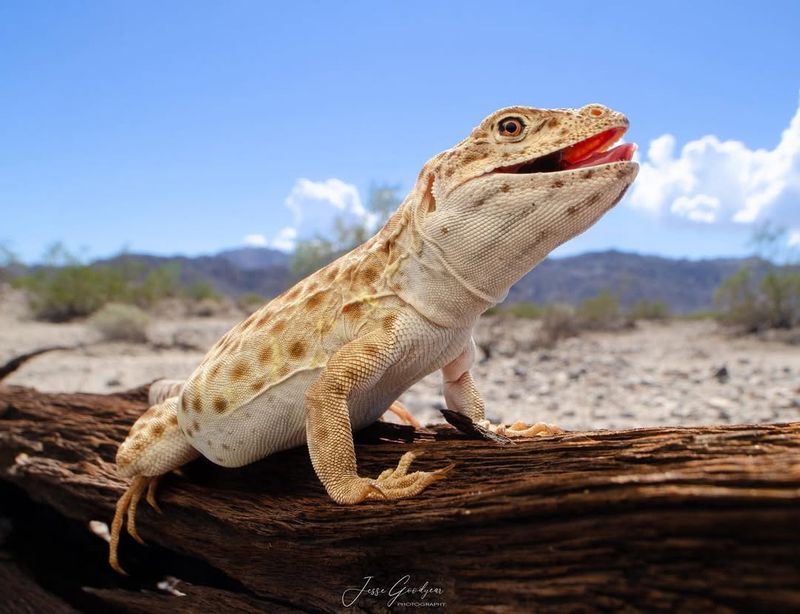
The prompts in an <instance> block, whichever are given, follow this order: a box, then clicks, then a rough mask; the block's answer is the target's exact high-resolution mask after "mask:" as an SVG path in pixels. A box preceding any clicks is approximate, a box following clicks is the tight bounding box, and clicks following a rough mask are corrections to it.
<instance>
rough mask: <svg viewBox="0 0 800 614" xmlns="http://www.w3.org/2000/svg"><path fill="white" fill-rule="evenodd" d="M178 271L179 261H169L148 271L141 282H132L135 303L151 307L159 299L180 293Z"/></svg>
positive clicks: (179, 269)
mask: <svg viewBox="0 0 800 614" xmlns="http://www.w3.org/2000/svg"><path fill="white" fill-rule="evenodd" d="M180 271H181V267H180V264H179V263H169V264H165V265H163V266H160V267H158V268H157V269H153V270H152V271H150V272H148V273H147V274H146V275H144V278H143V279H142V281H141V282H139V283H138V284H134V289H133V290H132V294H133V296H134V299H135V302H136V304H137V305H139V306H141V307H151V306H153V305H155V304H156V303H158V302H159V301H163V300H164V299H167V298H175V297H176V296H178V295H179V294H180V293H181V285H180V281H179V279H178V276H179V275H180Z"/></svg>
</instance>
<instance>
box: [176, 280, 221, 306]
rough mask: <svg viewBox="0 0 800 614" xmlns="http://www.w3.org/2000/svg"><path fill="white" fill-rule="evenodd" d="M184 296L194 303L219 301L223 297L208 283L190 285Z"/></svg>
mask: <svg viewBox="0 0 800 614" xmlns="http://www.w3.org/2000/svg"><path fill="white" fill-rule="evenodd" d="M184 294H185V295H186V296H187V297H188V298H190V299H191V300H193V301H198V302H201V301H218V300H220V299H221V298H222V295H221V294H220V293H219V292H217V291H216V290H215V289H214V286H212V285H211V284H210V283H208V282H207V281H193V282H192V283H191V284H189V285H188V286H187V287H186V288H185V290H184Z"/></svg>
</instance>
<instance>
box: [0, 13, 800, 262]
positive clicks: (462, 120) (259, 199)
mask: <svg viewBox="0 0 800 614" xmlns="http://www.w3.org/2000/svg"><path fill="white" fill-rule="evenodd" d="M798 24H800V3H798V2H783V3H781V2H765V3H759V4H756V3H752V2H751V3H737V2H728V3H725V4H720V3H712V2H698V1H697V0H695V1H693V2H668V3H642V2H636V3H634V2H578V1H573V2H570V3H553V2H547V3H544V2H543V3H534V2H530V3H513V4H507V5H504V4H493V3H491V4H488V3H477V2H459V3H445V2H417V1H404V2H381V3H378V2H292V3H286V4H278V3H274V4H273V3H267V2H244V1H236V2H200V1H196V0H195V1H191V2H178V1H170V2H145V1H136V2H133V1H130V2H121V1H120V2H60V1H52V2H45V1H38V0H35V1H18V2H12V1H11V0H8V1H6V2H3V3H0V144H1V146H0V212H1V213H2V216H0V220H1V221H0V242H2V243H4V244H5V245H7V246H9V247H11V248H12V249H13V250H15V251H16V252H18V253H19V254H20V255H21V256H22V257H23V259H24V260H27V261H32V260H35V259H36V258H38V257H39V256H40V255H41V253H42V252H43V250H44V248H45V247H46V246H47V245H48V244H49V243H52V242H53V241H57V240H61V241H64V242H65V244H66V245H67V246H69V247H71V248H73V249H80V250H82V251H83V253H84V254H85V255H86V256H91V257H95V256H105V255H109V254H112V253H115V252H116V251H118V250H119V249H121V248H122V247H127V248H129V249H131V250H134V251H146V252H152V253H159V254H174V253H184V254H198V253H209V252H214V251H217V250H219V249H223V248H228V247H235V246H239V245H242V244H243V243H244V242H245V238H246V237H247V240H248V241H249V242H251V243H255V244H258V243H267V244H270V245H285V246H287V245H289V244H290V243H291V239H292V236H293V235H292V233H293V232H294V233H295V235H296V234H297V233H300V235H301V236H302V235H304V234H307V233H310V232H313V231H318V230H322V231H324V229H325V224H327V223H328V221H329V219H330V218H331V217H332V216H333V215H334V214H335V213H337V212H342V211H344V212H346V213H347V214H348V215H355V216H359V215H363V210H362V202H363V200H364V199H365V198H366V194H367V190H368V188H369V186H370V184H371V183H372V182H379V183H380V182H386V183H391V184H400V185H401V186H402V189H403V191H407V190H408V189H409V188H410V187H411V185H412V182H413V181H414V179H415V178H416V175H417V173H418V171H419V168H420V167H421V165H422V164H423V163H424V162H425V161H426V160H427V159H428V158H430V157H431V156H433V155H434V154H436V153H437V152H439V151H441V150H443V149H445V148H447V147H449V146H451V145H453V144H455V143H456V142H457V141H459V140H460V139H462V138H463V137H464V136H465V135H466V134H468V132H469V130H470V129H471V128H472V127H473V126H475V125H476V124H477V123H478V122H479V121H480V120H481V119H482V118H483V117H484V116H485V115H487V114H488V113H490V112H491V111H493V110H495V109H496V108H499V107H501V106H507V105H511V104H525V105H532V106H540V107H572V106H582V105H584V104H586V103H589V102H601V103H604V104H607V105H609V106H611V107H614V108H615V109H618V110H620V111H623V112H625V113H626V114H627V115H628V116H629V118H630V119H631V130H630V132H629V133H628V136H627V140H629V141H635V142H637V143H638V144H639V146H640V158H641V160H642V161H643V162H645V163H646V164H645V167H644V168H643V173H642V174H641V176H640V180H638V181H637V186H636V189H634V190H633V191H632V192H631V193H629V196H628V197H626V200H625V201H624V202H623V203H621V204H620V205H618V206H617V208H616V209H615V210H614V211H612V212H611V213H610V214H608V215H607V216H606V217H605V218H604V219H603V220H601V221H600V223H598V224H597V225H596V226H595V227H593V228H592V229H590V230H589V231H588V232H587V233H586V234H584V235H582V236H581V237H579V238H577V239H575V240H574V241H572V242H570V243H569V244H567V245H566V246H564V247H562V248H561V250H560V251H559V253H561V254H570V253H578V252H583V251H587V250H594V249H605V248H612V247H613V248H617V249H622V250H627V251H639V252H645V253H655V254H664V255H670V256H681V257H683V256H688V257H709V256H718V255H736V254H743V253H746V252H747V251H748V248H747V245H746V243H747V239H748V237H749V235H750V229H751V226H752V224H753V223H758V222H760V221H763V220H765V219H770V220H773V221H775V222H777V223H779V224H782V225H785V226H787V227H789V228H790V229H793V230H796V233H797V234H796V237H795V238H796V239H797V241H798V242H800V213H798V211H800V115H798V116H797V118H796V119H795V120H794V122H793V123H792V121H793V118H795V116H796V114H797V113H798V103H799V102H800V98H799V96H800V62H798V60H797V58H800V36H798V34H797V27H798ZM704 137H708V138H704ZM640 182H641V187H640V186H639V183H640Z"/></svg>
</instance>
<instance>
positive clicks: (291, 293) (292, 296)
mask: <svg viewBox="0 0 800 614" xmlns="http://www.w3.org/2000/svg"><path fill="white" fill-rule="evenodd" d="M300 292H301V288H300V286H295V287H294V288H292V289H291V290H289V292H287V293H286V298H287V299H289V300H290V301H293V300H294V299H296V298H297V297H298V296H299V295H300Z"/></svg>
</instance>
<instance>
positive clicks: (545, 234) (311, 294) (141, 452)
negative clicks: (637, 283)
mask: <svg viewBox="0 0 800 614" xmlns="http://www.w3.org/2000/svg"><path fill="white" fill-rule="evenodd" d="M627 128H628V119H627V118H626V117H625V116H624V115H623V114H622V113H619V112H616V111H613V110H611V109H609V108H607V107H605V106H603V105H600V104H589V105H586V106H583V107H581V108H577V109H538V108H534V107H526V106H515V107H507V108H503V109H500V110H498V111H495V112H494V113H492V114H490V115H489V116H488V117H486V118H485V119H483V120H482V121H481V122H480V124H479V125H478V126H477V127H476V128H474V129H473V130H472V132H471V133H470V134H469V136H467V138H465V139H464V140H462V141H461V142H459V143H458V144H456V145H455V146H453V147H451V148H450V149H447V150H446V151H443V152H442V153H439V154H438V155H436V156H434V157H433V158H431V159H430V160H429V161H428V162H427V163H425V164H424V166H423V167H422V170H421V171H420V173H419V176H418V178H417V180H416V182H415V184H414V186H413V188H412V189H411V191H410V193H409V194H408V196H407V197H406V198H405V200H404V201H403V202H402V203H401V205H400V206H399V208H398V209H397V211H395V212H394V213H393V214H392V216H391V217H390V218H389V219H388V221H387V222H386V224H385V225H384V226H383V227H382V228H381V229H380V230H378V232H377V233H376V234H375V235H374V236H373V237H372V238H370V239H369V240H367V241H366V242H365V243H364V244H362V245H360V246H359V247H357V248H355V249H354V250H352V251H351V252H349V253H347V254H345V255H343V256H342V257H340V258H338V259H337V260H335V261H334V262H332V263H330V264H328V265H327V266H325V267H323V268H321V269H320V270H318V271H316V272H314V273H312V274H311V275H309V276H308V277H306V278H305V279H303V280H302V281H300V282H298V283H297V284H296V285H294V286H293V287H291V288H289V289H288V290H286V291H285V292H284V293H283V294H281V295H279V296H278V297H276V298H274V299H272V300H271V301H269V302H267V303H266V304H265V305H263V306H262V307H260V308H259V309H258V310H256V311H255V312H254V313H253V314H251V315H250V316H249V317H247V318H246V319H245V320H243V321H241V322H240V323H238V324H237V325H236V326H234V327H233V328H232V329H231V330H230V331H228V332H227V333H226V334H225V335H224V336H223V337H222V338H221V339H220V340H219V341H218V342H217V343H216V344H215V345H214V346H213V347H212V348H211V349H210V350H209V352H208V353H207V354H206V356H205V357H204V358H203V360H202V361H201V363H200V365H199V366H198V367H197V369H196V370H195V371H194V373H193V374H192V375H191V376H190V377H189V379H188V380H187V381H186V382H185V383H183V384H182V385H179V386H174V387H173V388H171V389H170V388H169V386H167V387H165V388H164V390H167V391H168V392H167V393H162V394H161V396H162V397H166V398H160V399H159V398H157V399H156V400H157V401H158V402H156V403H154V404H153V405H152V406H151V407H150V408H149V409H148V410H147V411H145V412H144V414H143V415H142V416H141V417H140V418H139V419H138V420H136V422H135V423H134V424H133V426H132V428H131V429H130V433H129V434H128V436H127V437H126V439H125V440H124V441H123V442H122V444H121V445H120V447H119V450H118V453H117V456H116V464H117V473H118V475H119V476H120V477H123V478H132V480H131V483H130V486H129V487H128V489H127V490H126V491H125V492H124V494H123V495H122V496H121V497H120V499H119V501H118V502H117V505H116V509H115V515H114V519H113V522H112V527H111V540H110V547H109V563H110V564H111V566H112V567H113V568H114V569H115V570H117V571H118V572H120V573H124V570H123V569H122V567H121V565H120V563H119V559H118V544H119V537H120V533H121V529H122V525H123V523H124V522H125V519H126V517H127V525H126V527H127V530H128V533H129V534H130V535H131V536H132V537H134V538H135V539H136V540H137V541H141V538H140V537H139V534H138V532H137V530H136V510H137V506H138V504H139V502H140V500H141V498H142V497H143V496H145V497H146V500H147V501H148V502H149V503H150V504H151V505H152V506H153V507H154V508H156V509H158V507H157V504H156V501H155V490H156V485H157V483H158V479H159V477H160V476H162V475H164V474H166V473H168V472H170V471H172V470H175V469H177V468H179V467H181V466H182V465H184V464H186V463H188V462H190V461H192V460H193V459H195V458H198V457H200V456H203V457H205V458H207V459H208V460H210V461H211V462H213V463H216V464H219V465H222V466H224V467H240V466H243V465H246V464H249V463H252V462H255V461H257V460H260V459H262V458H265V457H267V456H269V455H270V454H273V453H275V452H278V451H281V450H285V449H288V448H293V447H296V446H300V445H303V444H306V445H307V446H308V452H309V455H310V458H311V463H312V466H313V468H314V471H315V473H316V475H317V476H318V478H319V480H320V481H321V482H322V484H323V486H324V488H325V490H326V491H327V493H328V495H329V496H330V497H331V498H332V499H333V500H334V501H335V502H337V503H340V504H357V503H360V502H363V501H365V500H370V499H400V498H406V497H414V496H416V495H418V494H419V493H420V492H422V491H423V490H424V489H425V488H427V487H428V486H430V485H431V484H433V483H434V482H436V481H438V480H441V479H443V478H445V476H446V475H447V473H448V471H449V470H450V469H451V468H452V466H448V467H442V468H440V469H437V470H434V471H409V469H410V465H411V463H412V462H413V460H414V459H415V455H414V453H413V452H411V451H409V452H406V453H405V454H404V455H403V456H402V457H401V458H400V460H399V462H398V464H397V466H396V467H395V468H389V469H386V470H385V471H383V472H382V473H381V474H380V475H378V476H377V477H375V478H372V477H366V476H362V475H360V474H359V472H358V470H357V464H356V455H355V450H354V444H353V437H352V432H353V431H356V430H359V429H362V428H364V427H366V426H368V425H369V424H371V423H372V422H374V421H376V420H377V419H378V418H379V417H380V416H381V415H382V414H383V412H384V411H386V410H387V409H389V408H390V407H392V406H393V403H394V402H395V401H396V399H397V398H398V397H399V396H400V395H401V394H402V393H403V392H404V391H405V390H406V389H407V388H409V387H410V386H411V385H412V384H414V383H415V382H417V381H418V380H420V379H422V378H423V377H425V376H426V375H428V374H430V373H433V372H434V371H437V370H441V373H442V380H443V393H444V399H445V405H446V406H447V408H448V411H450V412H456V413H457V414H458V415H459V416H460V417H462V418H464V419H466V420H468V421H470V422H471V423H474V424H478V425H482V428H484V429H486V430H489V431H491V432H496V433H499V434H502V435H505V436H516V437H530V436H535V435H548V434H555V433H559V432H561V430H560V429H558V427H555V426H553V425H548V424H544V423H541V422H538V423H535V424H533V425H527V424H524V423H520V422H518V423H515V424H513V425H511V426H508V427H507V426H504V425H502V424H498V425H495V424H491V423H489V422H488V421H487V420H486V419H485V404H484V402H483V400H482V398H481V396H480V394H479V392H478V389H477V387H476V384H475V382H474V380H473V377H472V375H471V372H470V367H471V365H472V363H473V360H474V358H475V354H476V350H475V342H474V341H473V338H472V329H473V326H474V325H475V323H476V321H477V319H478V317H479V316H480V315H481V314H482V313H483V312H484V311H486V309H488V308H489V307H491V306H493V305H495V304H497V303H499V302H501V301H502V300H503V299H504V298H505V296H506V295H507V293H508V290H509V289H510V287H511V286H512V285H513V284H514V283H515V282H516V281H518V280H519V279H520V278H521V277H522V276H523V275H525V274H526V273H527V272H528V271H530V270H531V269H532V268H533V267H535V266H536V265H537V264H538V263H539V262H541V261H542V260H543V259H544V258H545V257H546V256H547V254H549V253H550V252H551V251H552V250H553V249H555V248H556V247H557V246H559V245H561V244H562V243H564V242H565V241H567V240H569V239H571V238H573V237H574V236H576V235H578V234H580V233H582V232H584V231H585V230H587V229H588V228H589V227H590V226H592V225H593V224H594V223H595V222H596V221H597V220H598V219H600V217H601V216H603V214H605V213H606V212H607V211H609V210H610V209H611V208H612V207H613V206H614V205H615V204H616V203H617V202H619V200H620V199H621V198H622V196H623V195H624V194H625V192H626V190H627V189H628V187H629V186H630V185H631V183H632V182H633V180H634V179H635V177H636V174H637V172H638V164H637V163H636V162H634V161H633V159H632V158H633V154H634V151H635V148H636V146H635V145H634V144H633V143H625V144H617V143H618V141H619V140H620V139H621V138H622V136H623V134H624V133H625V132H626V130H627ZM170 390H171V392H169V391H170ZM156 396H157V397H158V395H156ZM145 493H146V495H145Z"/></svg>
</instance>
